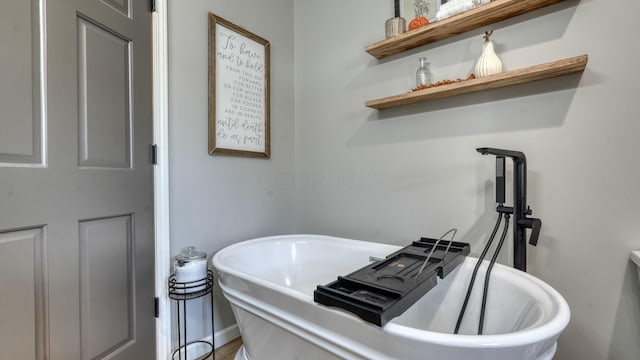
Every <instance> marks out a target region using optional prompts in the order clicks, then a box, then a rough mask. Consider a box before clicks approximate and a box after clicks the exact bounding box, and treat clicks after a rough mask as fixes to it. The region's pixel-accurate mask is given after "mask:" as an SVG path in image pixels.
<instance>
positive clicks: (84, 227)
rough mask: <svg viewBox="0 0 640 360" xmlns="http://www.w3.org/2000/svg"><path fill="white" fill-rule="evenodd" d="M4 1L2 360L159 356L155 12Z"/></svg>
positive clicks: (131, 5) (66, 0) (81, 0)
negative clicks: (153, 150)
mask: <svg viewBox="0 0 640 360" xmlns="http://www.w3.org/2000/svg"><path fill="white" fill-rule="evenodd" d="M148 4H149V2H148V1H138V0H135V1H134V0H0V359H17V360H30V359H37V360H41V359H52V360H74V359H103V358H108V359H154V358H155V340H154V336H155V332H154V326H155V319H154V309H153V297H154V280H153V279H154V276H153V267H154V234H153V183H152V181H153V178H152V165H151V164H150V157H149V145H150V144H151V142H152V114H151V93H152V92H151V64H152V63H151V13H150V11H149V5H148Z"/></svg>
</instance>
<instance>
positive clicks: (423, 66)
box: [416, 57, 433, 87]
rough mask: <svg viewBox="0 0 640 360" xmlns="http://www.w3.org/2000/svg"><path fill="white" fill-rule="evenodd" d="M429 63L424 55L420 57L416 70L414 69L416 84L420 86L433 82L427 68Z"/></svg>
mask: <svg viewBox="0 0 640 360" xmlns="http://www.w3.org/2000/svg"><path fill="white" fill-rule="evenodd" d="M430 65H431V63H429V62H427V58H426V57H421V58H420V67H419V68H418V71H416V86H417V87H420V86H423V85H429V84H431V83H433V74H432V73H431V70H430V69H429V66H430Z"/></svg>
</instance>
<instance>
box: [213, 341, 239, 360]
mask: <svg viewBox="0 0 640 360" xmlns="http://www.w3.org/2000/svg"><path fill="white" fill-rule="evenodd" d="M240 346H242V338H237V339H235V340H233V341H232V342H230V343H228V344H225V345H223V346H221V347H220V348H218V349H217V350H216V360H233V358H234V357H235V356H236V352H237V351H238V349H239V348H240Z"/></svg>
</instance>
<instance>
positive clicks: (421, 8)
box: [400, 0, 447, 25]
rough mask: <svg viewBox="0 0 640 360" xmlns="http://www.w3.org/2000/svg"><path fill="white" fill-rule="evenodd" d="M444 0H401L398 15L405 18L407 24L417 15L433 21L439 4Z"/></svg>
mask: <svg viewBox="0 0 640 360" xmlns="http://www.w3.org/2000/svg"><path fill="white" fill-rule="evenodd" d="M446 2H447V0H402V5H401V6H400V16H402V17H403V18H404V19H405V20H406V22H407V25H408V24H409V22H411V20H413V19H415V18H416V17H418V16H424V17H426V18H427V19H429V21H434V20H435V18H436V14H437V13H438V9H439V8H440V4H444V3H446Z"/></svg>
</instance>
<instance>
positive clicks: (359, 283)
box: [313, 238, 469, 326]
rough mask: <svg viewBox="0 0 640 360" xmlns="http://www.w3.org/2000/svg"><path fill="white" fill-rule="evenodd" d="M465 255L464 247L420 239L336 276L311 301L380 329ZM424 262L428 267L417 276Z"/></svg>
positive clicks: (443, 241)
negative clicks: (381, 258)
mask: <svg viewBox="0 0 640 360" xmlns="http://www.w3.org/2000/svg"><path fill="white" fill-rule="evenodd" d="M436 243H437V247H436V249H435V250H434V251H433V254H431V257H429V254H430V253H431V249H432V248H433V247H434V245H436ZM447 248H448V250H447ZM467 254H469V244H468V243H463V242H456V241H447V240H440V241H439V242H438V240H436V239H429V238H421V239H420V240H419V241H414V242H413V243H412V244H411V245H408V246H405V247H404V248H402V249H400V250H398V251H396V252H394V253H393V254H390V255H388V256H387V257H386V258H385V259H384V260H381V261H377V262H374V263H371V264H369V265H367V266H365V267H363V268H361V269H359V270H356V271H354V272H352V273H351V274H348V275H345V276H338V280H336V281H334V282H331V283H329V284H327V285H318V287H317V289H316V290H315V291H314V292H313V299H314V300H315V301H316V302H317V303H320V304H323V305H327V306H335V307H339V308H342V309H344V310H347V311H349V312H351V313H353V314H355V315H357V316H359V317H360V318H361V319H363V320H365V321H368V322H370V323H373V324H376V325H378V326H384V325H385V324H386V323H387V322H388V321H389V320H391V319H393V318H394V317H396V316H398V315H400V314H402V313H403V312H404V311H405V310H407V309H408V308H409V307H410V306H411V305H413V303H415V302H416V301H418V299H420V298H421V297H422V296H423V295H424V294H426V293H427V292H428V291H429V290H431V289H432V288H433V287H434V286H436V284H437V283H438V280H437V277H440V278H441V279H443V278H444V277H445V276H447V275H449V273H450V272H452V271H453V270H454V269H455V268H456V267H457V266H458V265H460V264H461V263H462V262H463V261H464V259H465V257H466V256H467ZM427 259H428V260H429V263H428V264H426V265H425V267H424V269H423V270H422V272H420V268H421V267H422V265H423V264H424V262H425V261H426V260H427Z"/></svg>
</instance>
